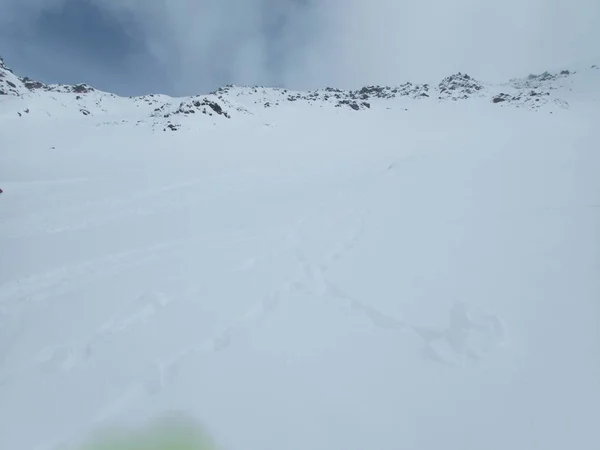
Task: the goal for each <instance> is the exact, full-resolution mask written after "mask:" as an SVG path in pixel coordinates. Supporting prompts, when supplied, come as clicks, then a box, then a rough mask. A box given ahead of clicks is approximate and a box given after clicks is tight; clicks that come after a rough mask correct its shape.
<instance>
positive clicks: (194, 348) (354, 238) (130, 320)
mask: <svg viewBox="0 0 600 450" xmlns="http://www.w3.org/2000/svg"><path fill="white" fill-rule="evenodd" d="M366 201H367V199H366V198H365V195H362V196H361V198H360V199H358V200H356V203H358V204H360V203H363V204H364V203H366ZM318 208H321V209H331V205H330V204H321V205H320V207H318ZM318 208H317V209H318ZM315 212H316V211H313V212H312V213H309V214H306V215H305V216H304V217H302V218H301V220H300V221H299V222H298V224H297V225H296V227H295V228H294V229H292V230H291V231H290V232H289V233H288V235H287V238H286V245H284V247H283V248H282V249H280V250H279V252H277V253H289V254H292V255H293V257H294V259H295V261H296V263H297V266H298V270H297V274H296V275H295V276H293V277H292V278H290V279H288V280H286V281H285V282H283V283H282V284H281V285H280V286H279V288H277V289H275V290H274V291H273V292H271V293H270V294H268V295H266V296H265V297H264V298H263V299H262V300H261V301H259V302H257V303H255V304H253V305H252V306H251V307H250V308H248V309H247V310H246V311H244V312H243V313H242V314H241V315H239V316H238V317H236V318H235V319H233V320H231V321H229V323H228V324H227V325H225V326H223V327H222V328H221V330H220V331H219V332H217V333H216V334H214V335H212V336H210V337H208V338H207V339H205V340H203V341H201V342H200V343H197V344H193V345H190V346H188V347H184V348H182V349H181V350H180V351H178V352H176V353H174V354H172V355H171V357H170V358H167V359H164V360H156V361H154V362H153V363H152V364H151V369H150V373H148V377H147V379H145V380H144V381H142V382H139V383H138V382H136V383H134V384H133V385H131V386H130V387H129V388H128V389H127V390H126V391H125V392H124V393H123V394H122V395H121V396H120V397H118V398H117V399H116V400H115V401H114V402H111V403H110V404H109V405H108V406H107V407H106V409H104V410H103V411H102V412H101V413H100V414H99V415H98V416H97V417H96V418H95V419H94V421H93V423H102V421H104V420H106V419H108V418H110V417H111V416H113V415H115V414H118V413H120V412H121V411H123V410H125V409H126V408H128V407H130V406H131V405H132V404H134V403H135V402H138V401H140V400H141V399H142V398H143V397H145V396H148V395H156V394H157V393H159V392H161V391H162V390H163V389H166V388H167V387H168V385H169V383H172V382H174V381H175V380H176V378H177V373H178V367H179V366H180V364H181V363H182V362H183V361H185V360H186V359H187V358H192V357H193V358H200V357H202V356H203V355H209V354H211V353H214V352H221V351H225V350H227V348H228V347H229V346H230V345H232V344H233V343H234V342H235V339H236V335H239V334H240V333H241V332H242V331H243V330H249V329H251V328H252V326H253V325H254V324H255V323H256V322H259V321H260V320H262V319H263V318H264V317H265V316H266V315H267V314H269V313H271V312H273V311H275V310H276V309H277V308H278V306H280V304H281V303H282V302H285V301H287V298H288V295H289V294H291V293H293V292H301V293H303V294H308V295H312V296H316V297H319V298H322V299H323V300H324V301H330V302H335V303H337V304H340V305H341V306H343V307H345V308H350V309H351V310H353V311H355V312H356V313H357V314H359V315H361V316H363V317H365V318H366V319H368V320H369V321H370V322H371V323H372V324H373V326H375V327H378V328H382V329H387V330H396V331H398V333H399V337H400V338H402V335H404V334H405V333H414V334H415V335H417V336H418V337H419V338H420V340H421V342H422V345H423V347H422V348H421V349H420V352H421V353H422V354H423V355H424V357H426V358H427V359H429V360H431V361H433V362H436V363H442V364H445V365H450V366H461V365H464V364H466V363H469V362H471V363H476V362H477V361H479V360H481V359H482V358H484V357H485V356H486V355H487V354H489V353H490V352H493V351H494V350H496V349H498V348H499V347H501V346H502V345H503V343H504V341H505V339H506V328H505V325H504V323H503V321H502V319H500V318H499V317H498V316H497V315H495V314H492V313H489V312H486V311H483V310H481V309H479V308H476V307H474V306H473V305H469V304H467V303H464V302H458V303H456V304H455V305H454V306H453V308H452V310H451V311H449V314H448V315H449V323H448V326H447V327H446V328H434V327H424V326H420V325H417V324H411V323H408V322H405V321H403V320H399V319H396V318H394V317H392V316H390V315H387V314H385V313H383V312H381V311H378V310H377V309H376V308H373V307H371V306H369V305H368V304H367V303H365V302H361V301H359V300H357V299H355V298H353V297H352V296H350V295H348V294H346V293H345V292H344V291H343V290H342V289H340V288H339V287H337V286H335V285H334V284H333V283H332V282H331V281H329V280H328V278H327V271H328V270H329V269H330V268H331V267H332V266H333V265H334V264H335V262H336V261H338V260H340V259H342V258H343V257H344V256H348V254H349V253H351V252H352V250H353V248H354V247H355V246H356V245H357V243H358V242H359V241H360V238H361V236H362V235H363V233H364V230H365V227H366V223H367V217H368V210H367V209H364V210H363V209H360V208H359V207H358V206H356V207H354V208H352V209H351V210H350V211H349V212H347V213H346V214H344V215H343V217H345V218H348V217H351V218H353V219H354V222H355V225H354V226H353V229H352V230H351V231H350V232H347V233H344V234H343V237H342V238H341V239H340V240H339V241H338V242H334V243H332V244H331V246H330V248H328V249H327V250H326V251H325V256H324V258H323V259H322V260H321V261H319V262H317V263H312V262H310V261H309V260H308V259H307V258H306V257H305V255H304V254H303V252H302V248H303V247H304V245H305V242H304V239H306V238H303V233H302V228H303V226H304V225H305V224H307V223H310V220H311V218H312V217H313V216H315ZM256 264H257V259H255V258H250V260H247V261H246V262H245V263H244V264H243V267H242V268H240V267H237V268H234V269H233V270H234V271H239V270H251V269H252V268H253V267H254V266H255V265H256ZM168 302H169V300H168V299H165V298H161V297H160V296H159V297H158V298H157V299H156V301H154V302H149V303H148V304H147V305H146V306H145V307H143V308H141V309H140V310H139V311H138V312H137V313H136V314H133V315H131V316H127V317H125V318H122V319H121V320H120V321H117V322H111V323H110V324H107V326H106V327H104V328H103V330H102V331H101V332H100V333H99V335H97V336H96V338H100V335H101V334H104V333H113V332H118V331H122V330H125V329H127V328H128V327H129V326H132V325H133V324H134V323H135V322H136V321H137V320H141V319H142V318H150V316H153V315H154V314H155V313H157V312H159V310H160V308H161V307H164V306H165V305H166V304H168ZM307 326H309V324H307ZM85 348H87V347H85V346H84V347H83V349H84V350H83V352H85ZM66 363H67V364H68V362H66Z"/></svg>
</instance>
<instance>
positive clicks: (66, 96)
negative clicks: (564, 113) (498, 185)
mask: <svg viewBox="0 0 600 450" xmlns="http://www.w3.org/2000/svg"><path fill="white" fill-rule="evenodd" d="M599 73H600V65H591V66H589V67H585V68H582V69H581V70H568V69H564V70H561V71H560V72H557V73H550V72H544V73H543V74H540V75H529V76H528V77H527V78H524V79H513V80H510V81H509V82H507V83H504V84H502V85H489V84H485V83H482V82H480V81H478V80H476V79H474V78H472V77H470V76H469V75H467V74H462V73H457V74H454V75H451V76H448V77H446V78H444V79H443V80H442V81H440V82H439V83H438V84H435V85H430V84H413V83H410V82H407V83H404V84H401V85H399V86H394V87H390V86H365V87H363V88H361V89H358V90H355V91H343V90H340V89H334V88H325V89H319V90H316V91H310V92H295V91H290V90H288V89H279V88H265V87H235V86H226V87H223V88H219V89H217V90H216V91H215V92H213V93H211V94H208V95H197V96H193V97H184V98H171V97H167V96H164V95H145V96H141V97H135V98H122V97H118V96H116V95H114V94H110V93H106V92H101V91H98V90H96V89H94V88H93V87H91V86H88V85H87V84H77V85H74V86H67V85H46V84H44V83H41V82H38V81H34V80H31V79H29V78H27V77H18V76H16V75H14V74H13V72H12V71H11V70H10V69H9V68H8V67H6V65H5V64H4V62H3V60H2V59H1V58H0V95H7V96H15V97H17V98H18V99H19V101H13V102H11V103H10V106H8V105H4V107H3V110H2V113H4V114H17V115H18V116H19V117H23V116H26V115H29V114H34V115H36V114H44V115H47V116H50V117H55V116H57V115H58V117H62V116H63V115H64V114H65V112H68V113H69V114H76V115H77V114H81V115H84V116H96V117H97V118H101V119H103V120H108V122H106V123H108V124H115V123H128V122H134V123H136V124H138V125H139V124H144V123H150V124H152V126H153V127H154V128H156V127H158V128H161V129H162V130H164V131H176V130H178V129H179V128H180V127H182V126H184V127H187V128H194V127H195V126H197V125H198V123H202V122H201V119H200V121H199V119H197V118H196V116H195V115H196V114H198V115H199V116H202V115H208V116H210V117H215V118H218V117H220V118H227V119H230V118H232V117H235V116H237V115H244V114H260V110H261V109H263V108H279V107H283V106H289V104H293V103H295V102H299V103H304V104H307V105H311V106H315V107H321V108H322V107H336V108H350V109H352V110H356V111H359V110H365V109H370V108H372V107H373V108H378V109H381V108H390V109H395V108H402V107H407V106H408V105H410V104H411V100H416V99H418V100H422V101H430V102H431V101H434V102H443V101H466V100H472V99H479V100H483V101H485V102H491V103H493V104H496V105H498V106H499V107H500V106H513V107H517V108H528V109H547V110H549V111H551V112H552V111H553V110H556V109H560V108H562V109H568V108H570V106H571V104H570V103H569V101H568V99H570V98H573V95H572V92H573V89H574V88H575V89H576V90H578V89H580V88H581V87H583V89H584V91H583V93H584V94H585V95H597V94H596V92H597V90H598V89H600V84H599V83H598V74H599ZM590 82H591V84H592V86H589V84H590ZM582 85H583V86H582ZM578 92H579V93H581V91H580V90H579V91H578ZM0 98H1V97H0Z"/></svg>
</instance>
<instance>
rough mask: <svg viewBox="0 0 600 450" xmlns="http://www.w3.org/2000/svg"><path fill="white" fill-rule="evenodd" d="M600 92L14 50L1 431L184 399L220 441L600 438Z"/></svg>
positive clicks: (85, 431)
mask: <svg viewBox="0 0 600 450" xmlns="http://www.w3.org/2000/svg"><path fill="white" fill-rule="evenodd" d="M599 93H600V70H599V69H598V66H596V65H591V64H590V65H588V66H586V67H580V68H575V69H573V68H571V69H569V70H566V69H565V70H561V71H556V72H548V73H545V74H540V75H531V76H529V77H525V78H523V79H518V80H510V81H509V82H507V83H506V84H504V85H488V84H485V83H483V82H480V81H478V80H475V79H473V78H472V77H471V76H469V75H466V74H455V75H453V76H450V77H448V78H446V79H444V80H442V82H440V83H439V84H434V85H428V84H412V83H405V84H400V85H398V86H396V87H393V86H367V87H364V88H362V89H358V90H356V91H341V90H337V89H333V88H327V89H325V88H324V89H322V90H319V91H314V92H305V93H302V92H292V91H287V90H284V89H270V88H263V87H257V88H249V87H236V86H228V87H225V88H222V89H219V90H218V91H216V92H214V93H212V94H209V95H204V96H196V97H189V98H170V97H167V96H162V95H152V96H144V97H138V98H122V97H118V96H115V95H112V94H109V93H105V92H100V91H96V90H94V89H93V88H91V87H89V86H87V85H77V86H47V85H44V84H42V83H38V82H34V81H32V80H29V79H25V78H21V77H18V76H17V75H15V74H13V73H12V72H11V71H10V70H9V69H8V68H7V66H6V65H5V64H4V63H3V62H2V61H1V60H0V94H3V95H0V188H1V189H2V190H3V193H2V195H0V449H2V450H53V449H55V448H59V446H62V445H69V444H74V443H77V442H80V441H81V440H82V439H85V438H86V436H88V435H89V434H90V433H93V432H94V431H95V430H97V429H100V428H102V427H105V426H110V425H111V424H121V425H123V424H126V425H130V426H132V427H135V426H139V425H143V424H144V423H147V422H148V421H151V420H153V418H155V417H157V416H160V414H163V413H165V412H168V411H180V412H183V413H185V414H189V415H190V416H192V417H194V418H195V419H197V420H198V421H199V422H200V423H202V425H203V426H204V427H205V428H206V429H207V430H209V432H210V434H211V436H212V437H213V438H214V440H215V441H217V442H218V443H219V445H220V447H221V448H222V449H225V450H307V449H310V450H364V449H422V450H441V449H447V450H482V449H486V450H564V449H580V450H585V449H589V450H593V449H597V448H600V432H599V431H598V424H599V423H600V177H599V175H598V174H599V170H600V128H599V124H600V97H599ZM61 448H63V447H61Z"/></svg>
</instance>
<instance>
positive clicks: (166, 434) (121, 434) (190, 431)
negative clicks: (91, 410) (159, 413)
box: [73, 417, 219, 450]
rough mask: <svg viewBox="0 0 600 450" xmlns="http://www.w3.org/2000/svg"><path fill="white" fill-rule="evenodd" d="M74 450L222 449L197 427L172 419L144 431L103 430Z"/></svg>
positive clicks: (150, 425)
mask: <svg viewBox="0 0 600 450" xmlns="http://www.w3.org/2000/svg"><path fill="white" fill-rule="evenodd" d="M73 450H219V447H218V446H217V445H216V443H215V442H214V441H213V440H212V438H211V437H210V436H209V435H208V433H206V432H205V431H204V429H203V428H202V427H201V426H200V425H198V424H197V423H195V422H193V421H191V420H190V419H182V418H181V417H178V418H173V417H169V418H167V419H160V420H157V421H154V422H152V423H150V424H149V425H148V426H146V427H144V428H142V429H136V430H128V429H119V430H104V431H102V432H100V433H97V434H95V435H94V437H93V438H92V439H91V440H89V441H88V442H87V443H84V444H83V445H80V446H77V447H75V448H74V449H73Z"/></svg>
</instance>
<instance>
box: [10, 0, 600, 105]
mask: <svg viewBox="0 0 600 450" xmlns="http://www.w3.org/2000/svg"><path fill="white" fill-rule="evenodd" d="M65 1H66V0H0V7H2V8H3V9H2V10H3V14H2V15H0V26H2V27H4V29H9V28H10V27H13V29H14V28H15V27H17V28H19V30H21V34H22V33H23V30H33V28H34V27H35V23H36V22H35V18H38V17H40V15H41V14H43V13H44V11H45V12H47V11H48V10H49V9H54V10H56V9H57V8H60V7H62V6H63V5H64V4H65ZM76 1H82V2H83V1H85V0H76ZM87 1H89V2H91V3H92V4H94V5H96V6H98V7H99V8H100V9H101V10H103V11H107V12H109V13H110V14H111V15H112V17H113V18H114V19H115V20H116V21H118V22H119V23H120V25H121V27H122V29H123V30H124V32H125V33H129V36H130V38H131V39H132V40H133V41H135V40H139V41H140V42H141V44H140V47H141V48H142V49H143V51H141V50H140V51H137V53H136V52H133V51H132V52H129V53H127V55H126V56H127V58H128V63H129V64H130V65H132V64H133V65H132V67H131V70H133V69H135V66H139V67H144V65H143V64H141V65H140V64H139V61H146V62H147V68H146V71H147V72H146V73H143V74H141V75H140V76H147V77H152V76H154V75H153V74H152V70H151V68H152V67H154V68H155V69H154V70H158V68H160V71H164V79H162V78H161V79H162V81H161V82H162V83H163V84H162V85H163V86H169V87H170V89H169V93H174V94H191V93H197V92H203V91H206V90H208V89H212V88H214V87H217V86H219V85H222V84H226V83H234V84H263V85H264V84H285V85H287V86H288V87H290V88H312V87H320V86H325V85H330V86H339V87H358V86H360V85H364V84H371V83H382V84H396V83H401V82H404V81H408V80H412V81H422V82H433V81H436V80H438V79H439V78H441V77H443V76H446V75H449V74H450V73H452V72H456V71H466V72H468V73H470V74H471V75H473V76H475V77H478V78H481V79H483V80H489V81H502V80H505V79H506V78H509V77H512V76H519V75H525V74H527V73H529V72H536V71H538V72H539V71H543V70H546V69H552V68H555V67H559V66H562V65H569V64H573V63H577V62H579V61H583V62H587V61H589V60H591V59H594V58H597V57H599V56H600V49H598V47H597V43H598V42H600V28H599V27H598V26H597V24H598V23H600V2H598V1H597V0H573V1H567V0H505V1H504V2H483V1H481V0H457V1H455V2H449V1H447V0H413V1H399V0H369V1H365V0H326V1H325V0H320V1H316V0H173V1H171V0H87ZM33 31H35V30H33ZM39 45H42V44H39ZM65 58H67V56H65ZM73 58H76V56H75V55H74V56H73ZM148 61H152V63H149V62H148ZM80 63H81V64H89V61H84V60H82V61H81V62H80ZM72 64H77V61H73V62H72ZM152 64H154V66H152ZM105 69H106V70H110V67H106V68H105ZM129 73H130V72H129V71H123V76H125V75H127V74H129ZM159 78H160V77H159ZM123 83H126V80H124V81H123ZM137 83H138V84H139V81H137Z"/></svg>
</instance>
